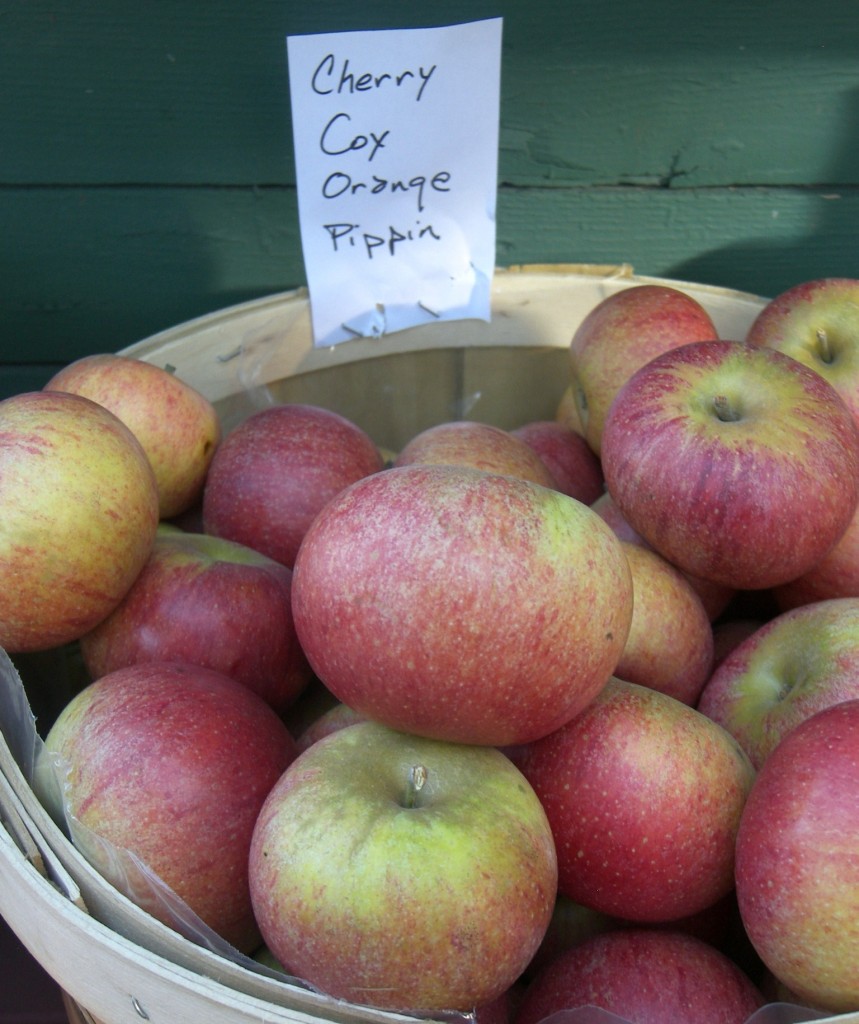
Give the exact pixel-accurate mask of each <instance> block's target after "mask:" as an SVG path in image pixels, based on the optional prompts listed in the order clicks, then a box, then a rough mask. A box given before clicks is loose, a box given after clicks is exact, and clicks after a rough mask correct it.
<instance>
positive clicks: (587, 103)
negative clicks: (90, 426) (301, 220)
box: [0, 0, 859, 396]
mask: <svg viewBox="0 0 859 1024" xmlns="http://www.w3.org/2000/svg"><path fill="white" fill-rule="evenodd" d="M496 16H503V18H504V46H503V69H502V102H501V152H500V167H499V202H498V240H497V263H498V265H507V264H513V263H529V262H598V263H604V262H607V263H619V262H628V263H631V264H632V265H633V266H634V268H635V269H636V271H638V272H640V273H644V274H654V275H659V276H666V277H676V278H683V279H688V280H696V281H704V282H708V283H713V284H719V285H726V286H729V287H735V288H740V289H744V290H747V291H753V292H757V293H758V294H762V295H771V294H776V293H777V292H778V291H780V290H782V289H784V288H786V287H788V286H789V285H791V284H792V283H795V282H796V281H798V280H801V279H808V278H812V277H818V276H824V275H836V274H837V275H847V276H859V241H857V240H859V3H857V0H818V2H817V3H809V2H808V0H782V2H777V0H759V2H754V0H751V2H746V3H740V2H738V0H720V2H718V3H713V2H712V0H707V2H704V0H640V2H634V0H630V2H628V3H606V2H600V3H597V2H592V0H579V2H575V0H573V2H569V3H567V2H561V0H529V2H525V0H495V2H488V0H457V2H455V3H453V2H449V0H435V2H434V3H424V2H413V3H403V2H402V0H400V2H394V0H366V2H365V3H363V4H357V3H355V2H354V0H349V2H344V0H316V2H313V0H307V2H304V3H297V2H295V0H279V2H274V0H241V2H240V0H232V2H230V0H209V2H208V3H200V2H199V0H176V2H169V0H150V2H149V3H144V2H141V0H135V2H131V0H66V2H50V3H49V2H47V0H17V2H14V0H13V2H8V0H0V238H2V247H0V396H2V395H5V394H11V393H13V392H15V391H19V390H24V389H26V388H29V387H39V386H41V385H42V384H43V383H44V381H45V380H46V379H47V377H48V375H49V374H50V373H51V372H53V370H54V369H55V368H56V367H57V366H58V365H60V364H62V363H65V362H68V361H70V360H71V359H73V358H76V357H78V356H80V355H83V354H85V353H87V352H95V351H107V350H113V349H117V348H120V347H122V346H124V345H127V344H129V343H131V342H133V341H137V340H138V339H140V338H142V337H145V336H147V335H148V334H151V333H153V332H155V331H158V330H161V329H163V328H166V327H169V326H171V325H173V324H175V323H178V322H181V321H183V320H187V319H189V318H191V317H194V316H196V315H199V314H202V313H205V312H208V311H210V310H213V309H217V308H220V307H223V306H226V305H229V304H231V303H234V302H237V301H240V300H244V299H248V298H252V297H256V296H260V295H265V294H268V293H271V292H273V291H279V290H281V289H284V288H290V287H293V286H296V285H300V284H303V283H304V280H305V277H304V268H303V262H302V256H301V250H300V241H299V234H298V224H297V202H296V194H295V188H294V166H293V154H292V145H291V131H292V127H291V120H290V111H289V95H288V89H287V68H286V57H285V37H286V36H287V35H288V34H297V33H305V32H321V31H338V30H347V29H364V28H393V27H403V28H407V27H421V26H428V25H441V24H452V23H456V22H460V21H468V20H472V19H478V18H486V17H496Z"/></svg>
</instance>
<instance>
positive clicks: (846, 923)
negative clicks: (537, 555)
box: [736, 700, 859, 1012]
mask: <svg viewBox="0 0 859 1024" xmlns="http://www.w3.org/2000/svg"><path fill="white" fill-rule="evenodd" d="M857 793H859V701H857V700H849V701H845V702H843V703H841V704H837V705H834V706H832V707H829V708H825V709H824V710H822V711H819V712H817V714H815V715H812V716H811V717H810V718H807V719H806V720H805V721H804V722H801V723H800V724H799V725H797V726H796V728H795V729H793V730H792V731H791V732H790V733H789V734H788V735H787V736H785V738H784V739H783V740H782V741H781V743H780V744H779V745H778V746H777V747H776V748H775V749H774V750H773V752H772V753H771V754H770V755H769V757H768V758H767V760H766V761H765V763H764V764H763V766H762V767H761V769H760V771H759V773H758V777H757V779H756V781H755V784H754V786H753V787H752V791H751V793H750V794H749V799H748V801H747V803H746V808H745V810H744V811H743V816H742V820H741V821H740V829H739V833H738V835H737V864H736V879H737V902H738V904H739V908H740V914H741V916H742V920H743V924H744V925H745V929H746V932H747V934H748V936H749V939H750V940H751V942H752V944H753V946H754V947H755V949H756V950H757V953H758V955H759V956H760V958H761V960H762V961H763V962H764V964H765V965H766V966H767V967H768V968H769V969H770V970H771V971H772V973H773V974H774V975H775V976H776V977H777V978H778V979H779V980H780V981H781V982H782V983H783V984H784V985H785V986H786V987H787V988H788V989H790V990H791V991H792V992H795V993H796V994H797V996H798V997H799V998H800V999H801V1000H803V1001H804V1002H807V1003H808V1004H809V1005H812V1006H820V1007H822V1008H824V1009H827V1010H831V1011H833V1012H839V1011H849V1010H855V1009H856V1008H857V1007H859V970H857V964H859V858H857V855H856V851H857V848H859V800H857V798H856V794H857Z"/></svg>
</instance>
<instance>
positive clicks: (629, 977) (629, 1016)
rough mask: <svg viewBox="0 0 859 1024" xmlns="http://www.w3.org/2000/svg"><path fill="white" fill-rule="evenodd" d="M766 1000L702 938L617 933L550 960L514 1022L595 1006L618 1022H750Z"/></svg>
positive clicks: (530, 1022)
mask: <svg viewBox="0 0 859 1024" xmlns="http://www.w3.org/2000/svg"><path fill="white" fill-rule="evenodd" d="M764 1002H765V1000H764V996H763V994H762V993H761V991H760V990H759V989H758V987H757V986H756V985H755V984H754V983H753V982H752V980H751V978H750V977H749V975H748V974H747V973H746V972H745V971H743V970H742V969H741V968H740V967H739V966H738V965H737V964H736V963H734V962H733V960H731V959H730V958H729V957H728V956H726V955H725V954H724V953H722V952H721V951H720V950H718V949H716V948H715V947H714V946H711V945H710V944H709V943H707V942H704V941H702V940H701V939H697V938H695V937H694V936H692V935H688V934H686V933H683V932H677V931H670V930H661V929H647V928H635V929H614V930H611V931H607V932H603V933H601V934H598V935H593V936H591V937H590V938H588V939H586V940H585V941H583V942H581V943H579V944H578V945H576V946H574V947H573V948H571V949H569V950H566V951H565V952H563V953H561V954H560V955H559V956H557V957H556V958H555V959H554V960H552V961H551V962H550V963H548V964H547V965H546V966H545V967H544V968H543V969H542V970H541V971H540V973H539V974H538V975H537V976H536V977H535V978H534V979H533V980H532V981H531V982H530V984H529V985H528V987H527V988H526V989H525V992H524V995H523V997H522V1001H521V1003H520V1005H519V1008H518V1010H517V1012H516V1015H515V1016H514V1018H513V1021H514V1024H540V1022H541V1021H543V1020H545V1019H546V1018H549V1017H551V1016H552V1015H553V1014H555V1013H559V1012H560V1011H563V1010H573V1009H576V1008H577V1007H584V1006H594V1007H600V1008H602V1009H603V1010H606V1011H608V1013H609V1014H613V1015H614V1016H612V1017H611V1018H610V1019H611V1020H617V1021H618V1022H619V1021H620V1020H621V1019H622V1020H624V1021H634V1022H635V1024H666V1022H668V1021H670V1022H671V1024H746V1021H747V1020H748V1019H749V1017H750V1016H751V1015H752V1014H753V1013H754V1012H755V1011H756V1010H758V1009H759V1008H760V1007H761V1006H763V1005H764ZM583 1019H584V1018H583ZM600 1019H602V1018H600ZM607 1019H608V1018H607Z"/></svg>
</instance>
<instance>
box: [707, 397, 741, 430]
mask: <svg viewBox="0 0 859 1024" xmlns="http://www.w3.org/2000/svg"><path fill="white" fill-rule="evenodd" d="M713 410H714V411H715V413H716V415H717V416H718V417H719V419H720V420H721V421H722V422H723V423H733V422H735V421H736V420H738V419H739V418H740V417H739V414H738V413H737V411H736V409H734V408H733V406H732V405H731V403H730V402H729V401H728V396H727V395H715V396H714V397H713Z"/></svg>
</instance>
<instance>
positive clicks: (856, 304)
mask: <svg viewBox="0 0 859 1024" xmlns="http://www.w3.org/2000/svg"><path fill="white" fill-rule="evenodd" d="M746 343H747V344H748V345H751V346H752V347H754V348H758V347H761V346H765V347H766V348H771V349H775V350H776V351H778V352H784V353H785V355H788V356H792V357H793V358H794V359H798V360H799V362H801V363H804V364H805V365H806V366H809V367H810V368H811V369H812V370H816V371H817V372H818V373H819V374H820V375H821V376H823V377H825V378H826V379H827V380H828V381H829V383H830V384H831V385H832V386H833V387H834V388H835V390H836V391H837V392H838V393H839V394H840V395H841V397H842V398H843V399H844V402H845V404H846V405H847V407H848V408H849V409H850V411H851V412H852V413H853V416H854V418H855V419H856V421H857V422H859V279H857V278H851V277H823V278H818V279H816V280H812V281H802V282H800V283H799V284H795V285H794V286H793V287H791V288H788V289H787V290H786V291H783V292H781V294H779V295H776V296H775V298H773V299H770V300H769V302H768V303H767V304H766V305H765V306H764V308H763V309H762V310H761V311H760V313H758V315H757V317H756V318H755V320H754V321H753V323H752V325H751V327H750V328H749V331H748V334H747V335H746Z"/></svg>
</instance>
